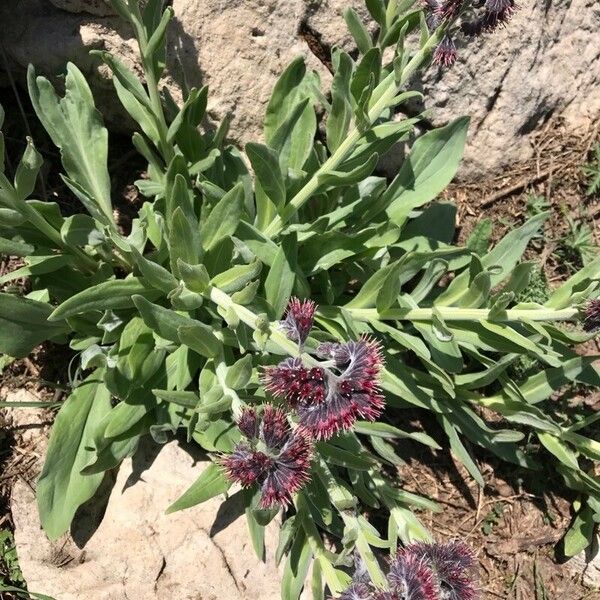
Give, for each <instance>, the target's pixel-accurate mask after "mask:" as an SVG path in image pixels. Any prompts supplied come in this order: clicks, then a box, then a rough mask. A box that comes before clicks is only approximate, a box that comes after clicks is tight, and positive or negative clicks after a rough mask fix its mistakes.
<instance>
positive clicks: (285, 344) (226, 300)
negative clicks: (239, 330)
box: [208, 287, 319, 366]
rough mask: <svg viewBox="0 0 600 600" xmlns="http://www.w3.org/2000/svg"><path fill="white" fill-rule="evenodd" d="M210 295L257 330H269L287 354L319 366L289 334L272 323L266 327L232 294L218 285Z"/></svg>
mask: <svg viewBox="0 0 600 600" xmlns="http://www.w3.org/2000/svg"><path fill="white" fill-rule="evenodd" d="M208 296H209V297H210V299H211V300H212V301H213V302H214V303H215V304H216V305H217V306H220V307H221V308H223V309H224V310H228V309H229V308H232V309H233V310H234V311H235V313H236V314H237V316H238V317H239V319H240V321H242V322H243V323H245V324H246V325H248V327H251V328H252V329H254V330H255V331H261V330H267V331H268V333H269V340H270V341H272V342H273V343H274V344H276V345H277V346H279V348H281V350H283V351H284V352H285V353H286V354H289V355H290V356H302V359H303V361H304V362H305V363H306V364H308V365H310V366H318V365H319V362H318V361H317V360H316V359H314V358H313V357H312V356H310V355H309V354H303V353H302V352H301V351H300V349H299V348H298V344H296V342H292V340H290V339H288V338H287V336H286V335H285V334H284V333H282V332H281V331H279V329H277V327H275V326H273V324H272V323H268V324H266V325H265V326H264V327H263V326H262V324H261V323H260V319H259V317H258V315H255V314H254V313H253V312H252V311H251V310H248V309H247V308H246V307H245V306H242V305H241V304H236V303H235V302H234V301H233V300H232V299H231V296H229V295H228V294H226V293H225V292H223V291H222V290H220V289H219V288H216V287H211V288H210V289H209V291H208Z"/></svg>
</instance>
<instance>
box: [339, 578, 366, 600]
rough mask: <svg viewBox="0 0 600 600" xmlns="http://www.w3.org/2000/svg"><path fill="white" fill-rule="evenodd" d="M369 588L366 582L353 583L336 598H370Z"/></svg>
mask: <svg viewBox="0 0 600 600" xmlns="http://www.w3.org/2000/svg"><path fill="white" fill-rule="evenodd" d="M372 598H373V596H372V593H371V588H370V586H368V585H367V584H366V583H362V582H357V583H353V584H352V585H351V586H350V587H349V588H348V589H347V590H346V591H344V593H343V594H342V595H341V596H340V597H339V599H338V600H371V599H372Z"/></svg>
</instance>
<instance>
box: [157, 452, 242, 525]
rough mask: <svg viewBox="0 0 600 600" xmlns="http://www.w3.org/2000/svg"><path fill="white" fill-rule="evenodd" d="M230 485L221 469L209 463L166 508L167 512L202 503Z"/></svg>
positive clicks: (224, 490) (221, 492)
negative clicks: (188, 486)
mask: <svg viewBox="0 0 600 600" xmlns="http://www.w3.org/2000/svg"><path fill="white" fill-rule="evenodd" d="M230 487H231V481H229V479H227V477H226V475H225V473H224V471H223V469H222V468H221V467H220V466H219V465H217V464H215V463H210V464H209V465H208V466H207V467H206V468H205V469H204V471H202V474H201V475H200V477H198V479H196V481H195V482H194V483H193V484H192V486H191V487H190V488H189V489H188V490H187V491H186V492H185V493H184V494H183V496H181V498H179V499H178V500H176V501H175V502H174V503H173V504H171V506H169V508H168V509H167V514H171V513H174V512H177V511H178V510H184V509H186V508H191V507H192V506H196V505H197V504H202V502H206V501H207V500H210V499H211V498H214V497H215V496H218V495H219V494H224V493H225V492H227V490H228V489H229V488H230Z"/></svg>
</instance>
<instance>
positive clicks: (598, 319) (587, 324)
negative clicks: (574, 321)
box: [583, 298, 600, 333]
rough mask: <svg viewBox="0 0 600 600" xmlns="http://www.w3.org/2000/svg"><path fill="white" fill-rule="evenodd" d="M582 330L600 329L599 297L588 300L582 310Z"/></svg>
mask: <svg viewBox="0 0 600 600" xmlns="http://www.w3.org/2000/svg"><path fill="white" fill-rule="evenodd" d="M584 315H585V316H584V320H583V330H584V331H589V332H590V333H591V332H594V331H598V330H599V329H600V298H596V299H595V300H590V301H589V302H588V303H587V305H586V307H585V312H584Z"/></svg>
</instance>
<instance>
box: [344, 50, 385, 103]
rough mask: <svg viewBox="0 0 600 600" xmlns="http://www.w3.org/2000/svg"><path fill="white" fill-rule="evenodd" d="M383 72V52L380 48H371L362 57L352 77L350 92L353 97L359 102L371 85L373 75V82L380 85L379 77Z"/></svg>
mask: <svg viewBox="0 0 600 600" xmlns="http://www.w3.org/2000/svg"><path fill="white" fill-rule="evenodd" d="M380 72H381V50H380V49H379V48H371V49H370V50H369V51H368V52H366V53H365V55H364V56H363V57H362V59H361V61H360V62H359V63H358V66H357V67H356V70H355V72H354V75H353V76H352V83H351V84H350V90H351V92H352V96H353V97H354V99H355V100H356V101H357V102H358V100H359V99H360V96H361V94H362V92H363V90H364V89H365V88H366V87H367V86H368V85H369V79H370V77H371V75H373V81H374V82H375V85H377V84H378V83H379V77H380Z"/></svg>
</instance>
